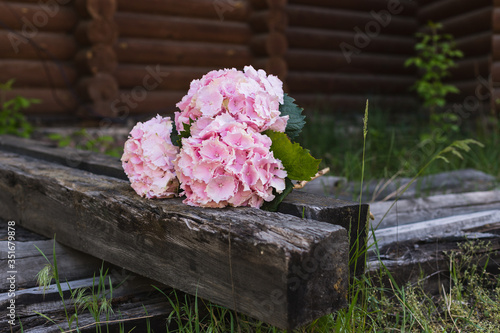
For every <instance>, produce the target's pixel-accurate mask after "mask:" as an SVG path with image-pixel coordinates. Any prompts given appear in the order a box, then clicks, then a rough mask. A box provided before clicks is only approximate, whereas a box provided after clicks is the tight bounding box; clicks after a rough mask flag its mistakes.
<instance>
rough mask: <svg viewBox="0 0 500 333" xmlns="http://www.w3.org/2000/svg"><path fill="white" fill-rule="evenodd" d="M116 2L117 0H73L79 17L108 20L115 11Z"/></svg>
mask: <svg viewBox="0 0 500 333" xmlns="http://www.w3.org/2000/svg"><path fill="white" fill-rule="evenodd" d="M117 3H118V1H117V0H75V1H74V6H75V9H76V11H77V12H78V14H79V15H80V16H81V17H84V18H92V19H108V20H110V19H112V18H113V15H114V14H115V12H116V8H117V5H118V4H117Z"/></svg>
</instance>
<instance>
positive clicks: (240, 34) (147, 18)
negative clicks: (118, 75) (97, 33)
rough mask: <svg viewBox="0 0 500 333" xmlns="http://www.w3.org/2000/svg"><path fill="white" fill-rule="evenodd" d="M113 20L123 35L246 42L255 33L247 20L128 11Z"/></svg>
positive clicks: (230, 42) (218, 41) (217, 41)
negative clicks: (210, 18) (235, 20)
mask: <svg viewBox="0 0 500 333" xmlns="http://www.w3.org/2000/svg"><path fill="white" fill-rule="evenodd" d="M114 20H115V22H116V24H117V25H118V28H119V30H120V36H121V37H133V38H155V39H172V40H180V41H200V42H215V43H229V44H246V43H247V42H248V40H249V39H250V37H251V35H252V33H251V30H250V28H249V27H248V24H246V23H244V22H231V21H219V20H208V19H200V18H186V17H176V16H159V15H149V14H137V13H128V12H118V13H116V14H115V16H114ZM132 22H133V24H131V23H132Z"/></svg>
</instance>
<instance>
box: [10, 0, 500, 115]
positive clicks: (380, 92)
mask: <svg viewBox="0 0 500 333" xmlns="http://www.w3.org/2000/svg"><path fill="white" fill-rule="evenodd" d="M499 4H500V2H498V1H494V2H492V0H477V1H467V0H439V1H428V0H421V1H420V2H418V5H417V2H415V1H411V0H399V1H396V0H370V1H361V0H359V1H352V0H339V1H327V0H183V1H174V0H162V1H160V0H143V1H134V0H101V1H97V0H52V1H37V0H9V1H0V81H1V82H5V81H7V80H8V79H11V78H15V79H16V82H15V84H14V90H13V91H11V92H8V93H7V94H6V97H10V96H14V95H23V96H25V97H31V98H39V99H41V100H42V103H40V104H35V105H33V106H32V107H30V109H29V110H28V111H27V112H28V113H29V114H31V115H32V116H34V117H38V116H44V117H49V116H50V117H59V118H63V119H64V118H65V119H71V118H73V119H74V118H75V115H76V116H83V117H89V116H90V117H95V116H97V117H115V118H116V117H117V118H125V117H127V116H138V115H150V114H155V113H162V114H167V113H171V112H173V111H174V110H175V103H176V102H178V101H179V100H180V99H181V98H182V96H183V95H184V94H185V93H186V91H187V89H188V87H189V83H190V81H191V80H192V79H194V78H198V77H201V76H202V75H203V74H204V73H206V72H207V71H209V70H212V69H218V68H228V67H236V68H239V69H241V68H242V67H243V66H244V65H247V64H252V65H253V66H254V67H258V68H263V69H265V70H266V71H268V72H269V73H273V74H276V75H278V76H279V77H280V78H281V79H282V80H283V81H284V83H285V88H286V90H287V91H288V92H289V93H290V94H291V95H293V96H294V97H296V98H297V100H298V102H299V103H300V104H303V105H305V106H308V105H309V106H313V105H314V106H320V107H324V108H325V110H326V111H325V112H339V111H340V112H349V111H353V110H360V109H362V107H363V103H364V101H365V99H366V98H370V99H371V100H372V101H376V102H378V103H379V105H381V106H382V107H389V108H393V109H394V108H400V107H404V108H406V109H408V108H409V107H411V106H414V105H415V101H416V99H415V96H414V95H413V94H412V93H410V92H409V87H410V86H411V84H412V83H413V82H414V80H415V78H416V75H417V73H416V71H415V70H414V69H412V68H405V67H404V61H405V59H407V58H408V57H410V56H411V55H412V54H413V52H414V51H413V46H414V43H415V39H414V37H413V36H414V33H415V32H416V31H418V30H419V28H420V27H422V26H423V25H424V24H425V23H426V22H427V20H434V21H441V22H442V23H443V24H444V26H445V31H446V32H450V33H452V34H453V35H455V37H456V39H457V44H458V46H459V47H460V48H461V49H462V50H463V51H464V53H465V55H466V57H465V58H464V59H463V60H460V62H459V65H460V66H459V67H458V68H457V69H455V70H454V71H453V81H452V82H453V83H454V84H456V85H457V86H458V87H459V88H460V90H461V92H462V93H461V94H460V95H459V96H455V97H456V98H455V99H456V101H461V102H463V101H464V99H465V98H466V97H467V96H475V95H474V94H476V90H478V89H477V87H478V84H479V83H478V80H481V82H482V83H481V84H483V85H485V89H482V90H481V92H482V93H484V94H483V95H486V94H487V93H489V92H490V90H492V93H493V96H494V97H493V98H489V95H488V97H487V98H486V100H487V102H490V101H494V100H495V99H496V98H497V97H500V96H499V94H500V90H498V91H497V89H496V85H495V82H496V81H497V76H500V69H498V70H497V67H499V66H500V65H498V64H497V63H496V62H495V61H494V60H495V59H496V58H500V56H499V55H498V54H500V51H499V50H500V46H498V45H500V44H499V43H500V42H498V41H500V39H498V38H496V37H497V36H496V35H495V33H496V30H499V29H500V28H498V27H497V26H498V23H497V21H499V18H498V17H500V14H499V13H500V12H499V13H497V12H496V10H495V9H494V8H495V7H496V6H497V5H499ZM497 14H498V15H497ZM497 16H498V17H497ZM499 22H500V21H499ZM499 31H500V30H499ZM497 39H498V40H497ZM497 53H498V54H497ZM499 68H500V67H499ZM490 71H491V73H492V76H491V77H489V72H490ZM485 82H486V83H485ZM483 90H484V91H483ZM483 95H482V96H483ZM481 102H484V101H483V100H482V101H481Z"/></svg>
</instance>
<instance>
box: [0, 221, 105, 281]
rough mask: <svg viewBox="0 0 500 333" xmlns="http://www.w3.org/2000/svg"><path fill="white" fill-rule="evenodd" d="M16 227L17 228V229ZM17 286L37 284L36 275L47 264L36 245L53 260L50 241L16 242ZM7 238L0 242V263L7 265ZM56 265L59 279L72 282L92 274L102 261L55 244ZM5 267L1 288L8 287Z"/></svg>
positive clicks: (2, 273) (0, 273)
mask: <svg viewBox="0 0 500 333" xmlns="http://www.w3.org/2000/svg"><path fill="white" fill-rule="evenodd" d="M16 229H17V228H16ZM15 245H16V251H15V255H16V258H15V260H16V271H17V274H16V287H17V288H29V287H34V286H35V285H36V274H37V273H38V272H39V271H40V270H41V269H42V268H43V267H44V266H45V265H47V260H45V258H44V257H43V256H42V255H41V254H40V252H38V250H37V249H36V247H35V246H37V247H38V248H39V249H40V250H41V251H42V252H43V253H44V254H45V255H46V256H47V259H49V260H51V261H52V260H53V259H52V253H53V241H52V240H39V241H32V242H20V241H16V242H15ZM7 251H8V248H7V241H0V263H1V264H2V267H7ZM56 258H57V266H58V267H59V271H60V272H61V274H60V278H61V281H66V280H68V281H71V280H74V279H79V278H82V277H88V276H92V274H93V273H94V272H95V271H96V268H99V267H100V265H101V263H102V260H99V259H97V258H94V257H91V256H89V255H86V254H83V253H81V252H79V251H75V250H73V249H71V248H69V247H67V246H64V245H60V244H58V243H56ZM7 276H8V273H7V270H2V271H0V290H6V289H8V286H9V282H8V281H7Z"/></svg>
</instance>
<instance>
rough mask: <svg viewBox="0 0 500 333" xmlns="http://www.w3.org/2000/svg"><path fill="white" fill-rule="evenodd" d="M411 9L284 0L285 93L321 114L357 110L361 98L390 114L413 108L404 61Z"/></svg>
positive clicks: (381, 0)
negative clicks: (285, 24)
mask: <svg viewBox="0 0 500 333" xmlns="http://www.w3.org/2000/svg"><path fill="white" fill-rule="evenodd" d="M416 9H417V8H416V3H415V2H412V1H405V0H402V1H393V0H391V1H388V0H369V1H352V0H338V1H326V0H289V1H288V5H287V8H286V11H287V14H288V21H289V22H288V28H287V31H286V35H287V39H288V43H289V50H288V52H287V54H286V56H285V60H286V63H287V65H288V70H289V73H288V77H287V84H288V87H289V90H290V92H291V93H293V96H296V98H297V100H298V101H299V103H301V104H305V105H314V104H319V107H320V108H321V107H326V108H327V110H332V109H335V110H337V111H353V110H358V111H359V110H363V109H364V104H365V101H366V99H367V98H370V101H371V102H376V104H378V105H380V106H382V107H390V108H393V109H397V108H400V107H407V106H410V105H413V106H414V104H415V99H414V97H413V96H412V95H410V92H409V87H410V86H411V85H412V84H413V82H414V81H415V70H413V69H411V68H405V67H404V62H405V60H406V59H407V58H408V57H410V56H411V55H412V54H413V46H414V43H415V40H414V33H415V32H416V31H417V28H418V26H417V20H416V17H415V14H416ZM372 104H373V103H372ZM330 112H331V111H330Z"/></svg>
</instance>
